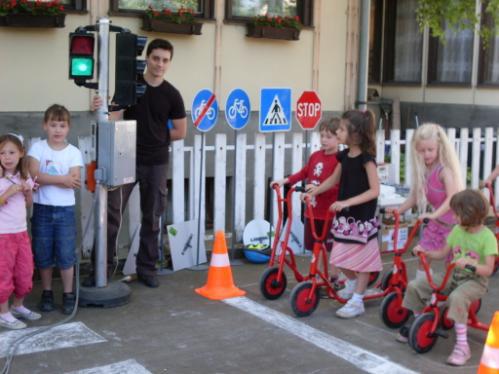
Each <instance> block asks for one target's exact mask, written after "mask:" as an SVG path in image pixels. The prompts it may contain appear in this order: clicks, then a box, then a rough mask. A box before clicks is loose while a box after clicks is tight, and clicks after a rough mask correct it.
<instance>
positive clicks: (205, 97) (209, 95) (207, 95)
mask: <svg viewBox="0 0 499 374" xmlns="http://www.w3.org/2000/svg"><path fill="white" fill-rule="evenodd" d="M191 118H192V123H193V124H194V127H195V128H197V129H198V130H199V131H202V132H207V131H210V130H211V129H212V128H213V126H215V124H216V123H217V119H218V102H217V99H216V97H215V94H214V93H213V92H211V91H210V90H208V89H204V90H201V91H199V92H198V93H197V94H196V96H195V97H194V100H193V101H192V108H191Z"/></svg>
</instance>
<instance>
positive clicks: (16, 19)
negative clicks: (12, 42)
mask: <svg viewBox="0 0 499 374" xmlns="http://www.w3.org/2000/svg"><path fill="white" fill-rule="evenodd" d="M0 18H2V19H3V21H0V26H7V27H64V21H65V19H66V14H57V15H33V14H7V15H5V16H3V17H0Z"/></svg>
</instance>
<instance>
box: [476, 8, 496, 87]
mask: <svg viewBox="0 0 499 374" xmlns="http://www.w3.org/2000/svg"><path fill="white" fill-rule="evenodd" d="M482 24H485V25H487V26H488V27H490V28H491V29H493V27H494V22H493V20H492V17H491V16H490V15H489V14H484V15H483V16H482ZM478 83H479V84H488V85H499V35H497V34H494V33H493V35H491V36H490V39H489V40H488V41H487V45H486V43H485V41H484V40H480V60H479V70H478Z"/></svg>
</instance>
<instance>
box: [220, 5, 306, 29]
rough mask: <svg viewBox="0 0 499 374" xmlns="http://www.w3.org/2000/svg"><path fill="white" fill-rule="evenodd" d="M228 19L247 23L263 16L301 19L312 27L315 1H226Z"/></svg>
mask: <svg viewBox="0 0 499 374" xmlns="http://www.w3.org/2000/svg"><path fill="white" fill-rule="evenodd" d="M225 4H226V18H227V19H230V20H234V21H241V22H245V21H247V20H248V18H251V17H255V16H262V15H269V16H283V17H294V16H298V17H300V20H301V21H302V23H303V24H304V25H305V26H311V25H312V9H313V0H226V2H225Z"/></svg>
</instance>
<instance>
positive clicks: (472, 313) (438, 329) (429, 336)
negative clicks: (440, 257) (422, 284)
mask: <svg viewBox="0 0 499 374" xmlns="http://www.w3.org/2000/svg"><path fill="white" fill-rule="evenodd" d="M418 256H419V258H420V260H421V263H422V264H423V267H424V270H425V273H426V278H427V279H428V283H429V284H430V287H431V288H432V289H433V293H432V295H431V298H430V304H429V305H427V306H426V307H425V308H424V309H423V313H422V314H420V315H419V316H418V317H416V318H415V320H414V322H413V323H412V325H411V328H410V329H409V336H408V338H409V341H408V343H409V345H410V346H411V347H412V349H414V350H415V351H416V352H418V353H426V352H428V351H430V350H431V349H432V348H433V346H434V345H435V343H436V341H437V338H438V337H439V336H441V337H444V338H447V333H446V332H445V331H443V330H449V329H451V328H452V327H454V321H452V320H450V319H449V318H447V307H444V308H443V310H440V307H439V305H440V304H442V302H445V301H446V300H447V298H448V296H447V295H444V294H443V293H442V290H443V289H444V288H445V286H446V284H447V281H448V280H449V278H450V275H451V274H452V271H453V270H454V268H455V267H456V264H454V263H451V264H449V265H448V266H447V270H446V272H445V275H444V277H443V279H442V283H441V284H440V285H439V286H437V285H436V284H435V283H434V282H433V277H432V275H431V273H430V266H429V265H428V261H427V260H426V256H425V254H424V253H421V252H420V253H418ZM480 306H481V300H476V301H474V302H473V303H471V305H470V308H469V311H468V326H470V327H473V328H476V329H479V330H483V331H488V329H489V326H487V325H485V324H483V323H482V322H480V321H479V320H478V318H477V316H476V314H477V313H478V311H479V310H480Z"/></svg>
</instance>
